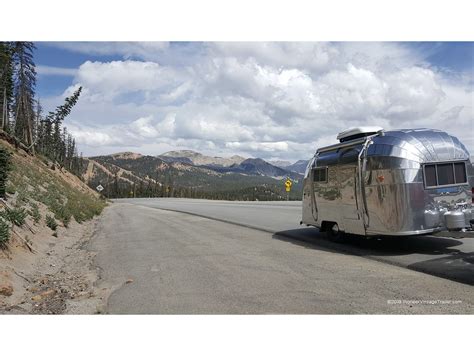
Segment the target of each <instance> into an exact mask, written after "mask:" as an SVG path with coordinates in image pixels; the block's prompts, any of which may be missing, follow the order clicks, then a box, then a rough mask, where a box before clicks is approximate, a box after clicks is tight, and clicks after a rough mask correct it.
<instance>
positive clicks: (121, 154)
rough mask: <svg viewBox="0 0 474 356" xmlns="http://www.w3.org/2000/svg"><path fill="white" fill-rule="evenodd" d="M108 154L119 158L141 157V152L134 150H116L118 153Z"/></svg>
mask: <svg viewBox="0 0 474 356" xmlns="http://www.w3.org/2000/svg"><path fill="white" fill-rule="evenodd" d="M108 156H110V157H113V158H119V159H137V158H140V157H143V155H142V154H141V153H136V152H118V153H113V154H111V155H108Z"/></svg>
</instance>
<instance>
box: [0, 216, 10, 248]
mask: <svg viewBox="0 0 474 356" xmlns="http://www.w3.org/2000/svg"><path fill="white" fill-rule="evenodd" d="M9 240H10V226H8V223H7V222H6V221H5V220H3V219H2V218H0V246H1V247H5V244H6V243H7V242H8V241H9Z"/></svg>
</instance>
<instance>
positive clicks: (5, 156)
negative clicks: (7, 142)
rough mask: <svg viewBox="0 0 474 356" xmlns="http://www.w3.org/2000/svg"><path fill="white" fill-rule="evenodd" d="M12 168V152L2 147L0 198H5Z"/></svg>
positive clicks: (0, 156)
mask: <svg viewBox="0 0 474 356" xmlns="http://www.w3.org/2000/svg"><path fill="white" fill-rule="evenodd" d="M10 170H11V153H10V152H9V151H7V150H6V149H5V148H3V147H0V198H5V191H6V184H7V178H8V172H9V171H10Z"/></svg>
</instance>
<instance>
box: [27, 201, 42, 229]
mask: <svg viewBox="0 0 474 356" xmlns="http://www.w3.org/2000/svg"><path fill="white" fill-rule="evenodd" d="M30 205H31V209H30V212H29V213H30V216H31V217H32V218H33V221H34V222H35V223H36V224H37V223H39V222H40V220H41V214H40V212H39V208H38V204H36V203H31V204H30Z"/></svg>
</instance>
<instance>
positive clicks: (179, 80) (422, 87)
mask: <svg viewBox="0 0 474 356" xmlns="http://www.w3.org/2000/svg"><path fill="white" fill-rule="evenodd" d="M35 44H36V46H37V50H36V51H35V63H36V65H37V72H38V83H37V93H38V96H39V98H40V100H41V103H42V105H43V107H44V110H45V111H49V110H53V109H54V108H55V107H56V106H57V105H60V104H61V103H62V102H63V101H64V98H65V97H66V96H68V95H71V94H72V93H73V92H74V90H75V89H77V88H78V87H79V86H82V87H83V91H82V95H81V97H80V99H79V102H78V104H77V105H76V107H74V109H73V111H72V113H71V115H70V116H69V117H68V118H67V119H66V121H65V126H66V127H67V128H68V130H69V131H70V132H71V133H72V134H73V135H74V137H75V138H76V141H77V143H78V147H79V150H80V151H82V152H83V154H84V155H85V156H94V155H101V154H110V153H115V152H123V151H133V152H139V153H142V154H149V155H158V154H161V153H164V152H167V151H171V150H182V149H191V150H195V151H199V152H201V153H204V154H208V155H212V156H224V157H227V156H232V155H234V154H239V155H242V156H244V157H260V158H264V159H267V160H274V159H279V160H288V161H296V160H299V159H308V158H310V157H311V156H312V155H313V154H314V152H315V150H316V149H317V148H318V147H321V146H324V145H328V144H332V143H336V142H337V141H336V135H337V133H338V132H341V131H343V130H346V129H348V128H350V127H354V126H373V125H376V126H381V127H383V128H384V129H386V130H390V129H399V128H420V127H428V128H434V129H440V130H444V131H447V132H448V133H450V134H452V135H454V136H457V137H458V138H459V139H460V140H461V141H462V142H463V143H464V144H465V145H466V147H467V148H468V149H469V150H470V152H471V154H473V153H474V108H473V107H474V42H464V43H462V42H442V43H439V42H405V43H396V42H170V43H168V42H36V43H35Z"/></svg>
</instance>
